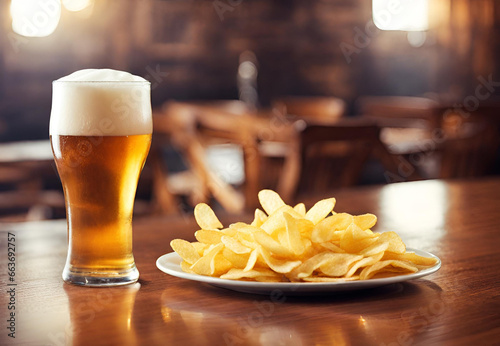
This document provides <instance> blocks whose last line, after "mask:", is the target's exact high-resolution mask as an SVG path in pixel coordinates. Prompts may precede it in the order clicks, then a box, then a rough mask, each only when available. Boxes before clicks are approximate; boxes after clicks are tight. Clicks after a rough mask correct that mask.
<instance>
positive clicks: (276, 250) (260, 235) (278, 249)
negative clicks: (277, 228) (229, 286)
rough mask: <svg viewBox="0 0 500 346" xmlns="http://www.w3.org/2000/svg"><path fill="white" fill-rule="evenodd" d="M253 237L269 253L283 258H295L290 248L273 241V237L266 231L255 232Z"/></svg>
mask: <svg viewBox="0 0 500 346" xmlns="http://www.w3.org/2000/svg"><path fill="white" fill-rule="evenodd" d="M253 237H254V239H255V241H256V242H257V243H258V244H259V245H260V246H262V247H263V248H264V249H266V250H267V251H269V252H271V253H272V254H273V255H276V256H283V257H291V256H293V252H292V251H290V250H289V249H288V248H286V247H285V246H283V245H281V244H280V243H278V242H277V241H276V240H274V239H273V237H271V236H270V235H269V234H267V233H266V232H264V231H256V232H254V233H253Z"/></svg>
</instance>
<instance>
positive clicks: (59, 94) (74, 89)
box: [49, 69, 153, 136]
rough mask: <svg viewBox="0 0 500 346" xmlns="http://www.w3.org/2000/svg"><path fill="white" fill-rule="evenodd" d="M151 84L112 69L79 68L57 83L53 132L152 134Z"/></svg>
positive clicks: (53, 97)
mask: <svg viewBox="0 0 500 346" xmlns="http://www.w3.org/2000/svg"><path fill="white" fill-rule="evenodd" d="M150 97H151V96H150V84H149V82H148V81H147V80H145V79H144V78H142V77H139V76H134V75H132V74H130V73H128V72H123V71H116V70H110V69H100V70H97V69H87V70H80V71H76V72H74V73H72V74H70V75H68V76H65V77H62V78H60V79H58V80H56V81H54V83H53V93H52V111H51V115H50V129H49V133H50V134H51V135H70V136H128V135H142V134H150V133H152V130H153V121H152V117H151V101H150Z"/></svg>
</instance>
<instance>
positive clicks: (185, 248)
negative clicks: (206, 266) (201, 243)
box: [170, 239, 200, 264]
mask: <svg viewBox="0 0 500 346" xmlns="http://www.w3.org/2000/svg"><path fill="white" fill-rule="evenodd" d="M170 246H171V247H172V249H173V250H174V251H175V252H177V253H178V254H179V256H181V258H182V259H183V260H184V261H186V262H187V263H190V264H193V263H194V262H196V261H197V260H199V259H200V254H199V253H198V251H197V250H196V248H195V247H194V246H193V244H191V243H190V242H188V241H186V240H182V239H174V240H172V241H171V242H170Z"/></svg>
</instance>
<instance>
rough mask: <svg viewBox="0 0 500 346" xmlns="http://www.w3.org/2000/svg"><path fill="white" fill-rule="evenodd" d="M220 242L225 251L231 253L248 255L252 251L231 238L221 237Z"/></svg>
mask: <svg viewBox="0 0 500 346" xmlns="http://www.w3.org/2000/svg"><path fill="white" fill-rule="evenodd" d="M220 240H221V242H222V244H224V245H225V246H226V248H227V249H229V250H231V251H233V252H234V253H237V254H245V253H250V252H251V251H252V249H251V248H249V247H246V246H244V245H243V244H241V243H240V242H239V241H238V240H237V239H235V238H233V237H228V236H225V235H223V236H222V237H221V239H220Z"/></svg>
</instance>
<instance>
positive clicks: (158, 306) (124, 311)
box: [0, 178, 500, 345]
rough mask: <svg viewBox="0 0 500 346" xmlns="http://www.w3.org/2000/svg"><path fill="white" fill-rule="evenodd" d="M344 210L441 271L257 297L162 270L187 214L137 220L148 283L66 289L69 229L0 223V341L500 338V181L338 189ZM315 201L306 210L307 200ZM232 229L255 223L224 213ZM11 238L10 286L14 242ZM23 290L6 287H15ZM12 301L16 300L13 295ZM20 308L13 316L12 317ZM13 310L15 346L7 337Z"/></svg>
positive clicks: (139, 255) (143, 279) (185, 233)
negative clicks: (351, 287)
mask: <svg viewBox="0 0 500 346" xmlns="http://www.w3.org/2000/svg"><path fill="white" fill-rule="evenodd" d="M335 197H337V201H338V202H337V206H336V208H335V210H336V211H347V212H351V213H353V214H358V213H365V212H371V213H375V214H377V215H378V216H379V223H378V226H376V228H375V230H377V231H388V230H395V231H397V232H398V233H399V234H400V235H401V236H402V238H403V240H404V241H405V242H406V244H407V246H409V247H414V248H418V249H422V250H426V251H430V252H432V253H434V254H436V255H437V256H439V257H440V258H441V259H442V262H443V265H442V268H441V269H440V270H439V271H438V272H437V273H435V274H432V275H431V276H428V277H425V278H422V279H418V280H414V281H411V282H405V283H399V284H392V285H389V286H385V287H381V288H377V289H370V290H363V291H355V292H350V293H342V294H339V293H337V294H327V295H317V296H310V297H291V296H284V295H280V294H279V291H277V293H276V294H275V295H274V296H272V297H271V296H265V295H261V296H259V295H251V294H244V293H236V292H232V291H228V290H224V289H220V288H215V287H212V286H208V285H205V284H199V283H196V282H191V281H188V280H184V279H179V278H176V277H171V276H169V275H166V274H164V273H162V272H160V271H159V270H158V269H157V268H156V266H155V261H156V259H157V258H158V257H159V256H161V255H162V254H164V253H167V252H170V248H169V242H170V240H171V239H172V238H174V237H186V238H188V239H189V238H191V239H192V238H193V232H194V231H195V229H196V226H195V224H194V221H193V219H192V218H191V217H186V218H185V219H183V218H178V219H175V218H155V219H154V218H144V219H137V220H135V223H134V227H135V228H134V254H135V258H136V263H137V266H138V268H139V271H140V273H141V276H140V282H139V283H137V284H134V285H131V286H124V287H117V288H83V287H77V286H72V285H68V284H65V283H63V281H62V279H61V272H62V269H63V266H64V261H65V256H66V225H65V221H64V220H61V221H46V222H36V223H22V224H17V225H14V224H4V225H0V227H1V228H2V231H1V232H0V237H1V238H0V242H1V244H2V246H1V249H2V254H1V256H0V263H1V268H2V271H1V273H0V277H1V285H2V288H1V289H2V292H3V293H2V302H1V304H0V309H1V315H0V316H1V320H2V328H1V332H0V344H1V345H443V344H444V345H493V344H498V339H499V337H500V314H499V312H500V298H499V297H500V296H499V294H500V279H499V275H498V274H499V268H500V250H499V246H500V227H499V225H500V208H499V207H500V178H491V179H487V180H481V181H453V182H443V181H423V182H412V183H400V184H392V185H387V186H384V187H366V188H359V189H353V190H344V191H339V192H338V193H337V194H336V195H335ZM309 205H310V203H309ZM221 219H222V221H223V223H224V224H226V225H227V223H229V222H234V221H236V220H237V219H238V220H244V221H249V220H250V219H251V216H250V215H247V216H242V217H221ZM12 234H13V237H15V246H16V253H15V264H16V266H15V277H14V281H13V282H10V281H8V278H9V276H8V270H7V268H8V267H7V240H8V237H9V236H12ZM11 283H13V284H15V285H16V286H8V285H9V284H11ZM11 288H13V289H15V291H14V292H15V293H12V296H11V295H10V293H8V290H9V289H11ZM9 302H13V305H14V306H15V310H8V306H9V305H8V304H9ZM10 312H15V336H16V338H15V339H11V338H8V337H7V333H9V330H8V329H6V327H8V326H9V323H8V322H6V321H7V320H8V319H10V315H9V313H10Z"/></svg>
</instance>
